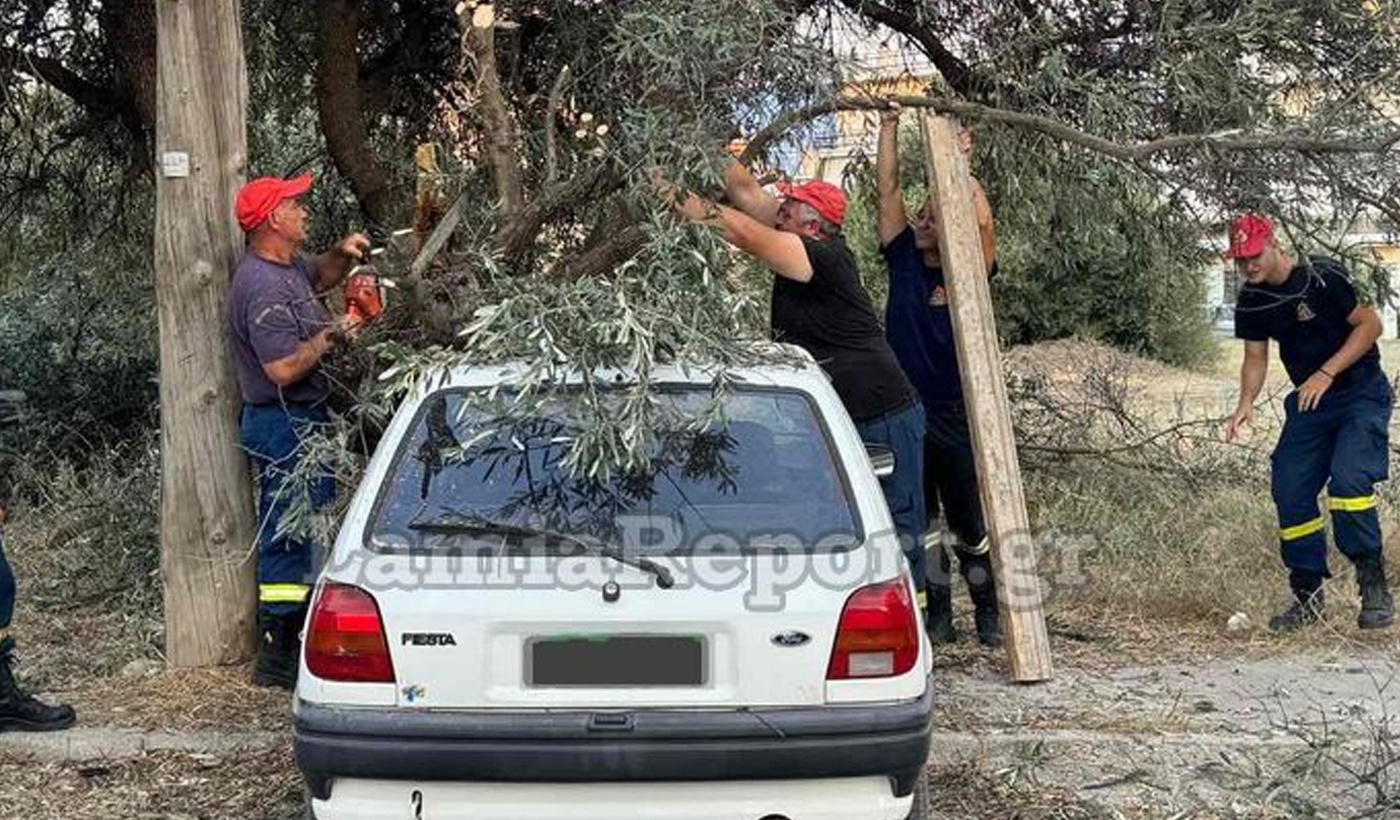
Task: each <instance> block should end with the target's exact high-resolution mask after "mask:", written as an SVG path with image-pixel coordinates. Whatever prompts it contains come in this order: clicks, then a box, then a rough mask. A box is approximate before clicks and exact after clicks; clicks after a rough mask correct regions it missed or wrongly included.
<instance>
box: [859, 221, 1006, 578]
mask: <svg viewBox="0 0 1400 820" xmlns="http://www.w3.org/2000/svg"><path fill="white" fill-rule="evenodd" d="M880 250H881V253H883V254H884V256H885V261H886V263H887V264H888V266H889V272H890V294H889V300H888V302H886V305H885V335H886V338H888V339H889V342H890V347H891V348H893V349H894V352H895V356H897V357H898V358H899V364H900V366H901V367H903V368H904V372H905V374H907V375H908V376H909V380H910V381H911V382H913V384H914V387H915V388H916V389H917V390H918V391H919V397H920V398H921V399H922V400H923V403H924V410H925V413H926V415H927V422H928V428H927V432H926V433H925V435H924V507H925V509H926V511H927V513H928V516H929V517H930V518H932V517H934V516H936V515H937V514H938V512H939V508H940V507H941V508H942V510H943V515H944V518H945V519H946V520H947V522H948V529H949V530H951V531H952V533H953V534H954V535H955V536H957V538H958V541H959V550H960V551H961V552H964V553H970V554H977V555H980V554H984V553H985V552H986V551H987V545H986V536H987V530H986V527H985V526H984V524H983V520H982V504H981V500H980V499H979V498H978V495H977V463H976V460H975V459H974V457H973V453H972V436H971V434H970V433H969V431H968V427H967V409H966V407H965V405H964V403H963V392H962V376H961V374H960V372H959V370H958V351H957V344H956V341H955V339H954V336H953V320H952V317H951V316H950V314H949V310H948V292H947V286H946V285H945V283H944V280H943V271H942V269H940V268H936V267H930V266H928V265H925V264H924V257H923V251H921V250H919V249H918V247H916V246H915V244H914V230H913V228H905V229H904V231H903V232H901V233H900V234H899V235H898V236H896V237H895V238H894V239H893V240H892V241H891V242H890V243H889V244H888V245H885V246H884V247H882V248H881V249H880ZM944 560H945V561H946V558H945V559H944ZM947 571H948V570H947V567H946V566H945V567H943V572H944V575H945V577H946V574H947Z"/></svg>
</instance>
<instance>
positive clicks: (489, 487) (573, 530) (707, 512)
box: [366, 387, 860, 555]
mask: <svg viewBox="0 0 1400 820" xmlns="http://www.w3.org/2000/svg"><path fill="white" fill-rule="evenodd" d="M655 400H656V402H657V411H658V412H657V414H656V415H657V417H658V418H660V419H661V420H662V423H661V425H660V427H661V429H660V430H659V433H658V436H657V441H656V444H655V446H654V447H652V448H651V449H650V450H649V451H648V453H647V456H648V458H647V464H646V466H645V467H644V468H642V469H637V470H632V471H629V472H614V474H613V475H612V476H611V477H609V478H607V479H605V480H600V479H596V478H588V477H586V476H582V475H577V476H576V475H573V474H571V472H570V470H569V469H568V467H567V466H566V465H565V458H566V456H567V454H568V451H569V444H570V442H571V441H572V440H573V439H574V438H576V437H577V436H578V434H579V433H580V431H581V426H582V425H581V422H580V420H579V417H578V415H577V414H576V413H575V412H573V411H572V410H571V404H570V402H569V401H568V400H567V399H551V400H549V401H547V402H546V403H545V404H544V405H543V406H542V407H541V408H539V409H537V410H535V411H532V412H531V413H530V414H528V415H524V416H522V415H521V414H520V413H519V412H518V411H511V410H500V411H494V410H492V409H489V406H488V405H487V403H486V402H485V401H483V400H481V398H480V396H478V398H477V400H475V401H473V400H472V399H471V396H470V395H469V394H468V393H467V391H465V390H443V391H439V392H438V393H435V394H434V395H432V396H430V397H429V398H428V399H427V400H426V401H425V402H424V403H423V405H422V406H421V408H420V409H419V411H418V413H417V415H416V417H415V418H414V421H413V423H412V426H411V428H410V432H409V433H408V435H407V436H405V437H404V439H403V440H402V444H401V445H400V446H399V449H398V452H397V453H396V454H395V456H394V460H393V464H392V466H391V468H390V471H389V474H388V478H387V480H386V481H385V483H384V485H383V486H382V487H381V489H380V493H379V496H378V499H377V500H376V503H375V508H374V512H373V514H372V517H371V526H370V527H369V530H368V532H367V542H366V545H367V546H368V547H369V548H371V549H375V550H380V551H400V550H405V551H411V552H417V551H440V550H445V551H453V552H455V551H458V550H472V551H477V550H479V549H481V548H482V546H481V545H482V544H483V543H490V544H493V545H496V546H498V547H503V548H506V549H509V548H511V547H512V546H514V545H519V546H522V547H528V548H530V549H532V550H533V549H538V548H541V547H543V548H545V549H552V548H554V547H557V546H558V545H557V544H553V543H551V541H558V540H559V539H550V538H547V537H546V538H534V537H530V536H529V535H528V533H537V532H540V531H546V532H552V533H567V534H570V535H582V536H587V537H590V538H593V539H597V540H601V541H604V542H606V543H608V544H610V545H614V546H622V547H625V548H626V549H627V550H628V551H629V552H639V553H646V554H662V553H664V554H673V555H686V554H694V553H697V552H702V553H704V554H725V553H742V552H752V551H764V550H771V549H787V550H791V549H794V548H800V549H805V550H816V551H838V550H842V549H849V548H850V547H851V546H852V545H853V544H855V543H858V542H859V540H860V532H859V525H858V522H857V517H856V515H855V513H854V511H853V506H852V503H851V499H850V492H849V488H848V487H847V484H846V481H845V477H844V475H843V473H842V472H841V470H839V469H838V467H837V461H836V458H835V456H834V453H833V451H832V447H831V443H830V439H829V436H828V433H827V430H826V428H825V426H824V425H823V424H822V422H821V421H820V419H819V418H818V415H817V413H816V411H815V408H814V405H813V403H812V401H811V399H810V398H809V397H808V396H807V395H806V394H804V393H801V392H798V391H793V390H782V389H772V388H734V389H732V390H731V391H730V392H729V393H728V394H727V395H726V397H725V398H724V406H723V414H722V415H723V417H724V420H723V421H716V422H713V423H710V424H708V425H703V424H697V423H696V421H695V420H696V419H700V418H704V417H705V415H704V413H705V409H706V407H707V406H709V405H710V404H711V403H712V402H713V401H714V396H713V394H712V393H711V392H710V391H709V390H708V389H707V388H700V387H696V388H685V389H664V390H661V391H660V392H658V393H657V394H656V397H655ZM498 401H499V400H498ZM508 405H509V402H508V401H499V403H498V404H496V405H494V406H497V407H507V406H508ZM454 522H460V523H465V524H472V525H481V524H489V525H490V527H491V528H492V530H493V532H491V533H483V531H482V530H481V529H479V528H478V527H462V528H460V530H459V529H458V528H457V527H455V526H454ZM513 528H519V530H520V531H519V532H517V533H514V534H512V533H511V532H510V531H511V530H512V529H513ZM527 530H528V533H527ZM502 533H504V534H505V535H504V536H503V535H502ZM512 535H513V537H512Z"/></svg>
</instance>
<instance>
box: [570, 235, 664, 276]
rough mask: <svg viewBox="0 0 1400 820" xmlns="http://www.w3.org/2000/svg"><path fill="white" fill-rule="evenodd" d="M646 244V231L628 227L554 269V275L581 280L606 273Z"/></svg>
mask: <svg viewBox="0 0 1400 820" xmlns="http://www.w3.org/2000/svg"><path fill="white" fill-rule="evenodd" d="M646 242H647V232H646V229H644V228H643V227H642V226H641V225H629V226H627V227H626V228H623V229H622V230H620V231H617V232H616V233H614V234H613V235H612V236H610V237H608V238H607V239H606V240H604V241H603V242H600V243H599V244H598V245H595V246H594V247H592V248H589V249H588V250H586V251H584V252H583V253H581V254H579V255H578V256H575V257H574V258H573V260H572V261H570V262H569V263H568V264H566V265H560V266H559V267H557V268H555V271H556V275H559V276H560V277H561V278H564V279H582V278H583V277H586V276H596V275H598V274H601V273H607V272H608V271H610V270H612V269H614V268H616V267H617V266H619V265H621V264H622V263H623V262H626V261H627V260H628V259H631V258H632V257H634V256H636V255H637V254H638V253H640V252H641V250H642V248H643V247H645V246H646Z"/></svg>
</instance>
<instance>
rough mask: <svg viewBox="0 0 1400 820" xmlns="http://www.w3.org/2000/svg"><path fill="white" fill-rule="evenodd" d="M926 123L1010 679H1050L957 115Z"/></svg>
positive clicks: (928, 118) (923, 117) (924, 118)
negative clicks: (955, 121) (951, 119)
mask: <svg viewBox="0 0 1400 820" xmlns="http://www.w3.org/2000/svg"><path fill="white" fill-rule="evenodd" d="M920 123H921V125H922V130H923V136H924V153H925V156H926V159H927V166H928V176H929V195H930V196H932V197H933V198H934V202H935V203H936V204H937V206H938V225H939V240H940V242H941V244H940V246H939V247H940V249H941V250H942V256H943V277H944V280H945V284H946V285H947V288H948V304H949V308H950V310H951V311H952V315H953V335H954V337H955V338H956V340H957V349H958V366H959V368H960V369H961V370H962V385H963V395H964V396H965V397H966V402H967V410H968V413H967V416H968V427H969V428H971V431H972V445H973V450H974V452H976V454H977V479H978V480H977V484H978V487H979V490H980V492H981V497H982V511H983V517H984V518H985V519H986V523H987V534H988V535H989V536H990V538H991V542H992V568H993V570H994V571H995V573H996V579H997V598H998V602H999V603H1000V606H1001V623H1002V630H1003V632H1004V633H1005V636H1006V653H1007V659H1008V660H1009V661H1010V664H1011V678H1012V680H1015V681H1017V682H1021V683H1029V682H1034V681H1043V680H1049V679H1050V677H1051V675H1052V670H1051V664H1050V641H1049V637H1048V635H1047V634H1046V631H1045V613H1044V610H1043V609H1042V607H1041V595H1040V576H1039V574H1038V573H1037V571H1036V570H1037V568H1036V554H1035V541H1034V539H1033V538H1032V536H1031V527H1030V519H1029V517H1028V516H1027V515H1026V499H1025V495H1024V493H1023V491H1022V488H1021V465H1020V463H1019V462H1018V461H1017V459H1016V437H1015V434H1014V431H1013V430H1012V427H1011V410H1010V405H1009V404H1008V402H1007V398H1006V381H1005V379H1004V378H1003V376H1002V372H1001V353H1000V350H999V348H998V345H997V332H996V321H995V319H994V318H993V316H992V298H991V292H990V291H989V290H988V288H987V276H986V267H985V266H984V263H983V260H982V240H981V236H980V235H979V233H978V230H977V217H976V215H975V214H974V213H973V208H972V187H971V180H970V178H969V177H968V171H967V161H966V160H965V159H964V157H963V155H962V152H961V151H960V150H958V145H957V140H956V132H955V130H954V127H953V124H952V123H950V122H949V121H948V120H947V119H945V118H943V117H935V116H933V115H932V114H929V113H928V112H921V113H920Z"/></svg>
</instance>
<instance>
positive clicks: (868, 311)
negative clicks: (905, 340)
mask: <svg viewBox="0 0 1400 820" xmlns="http://www.w3.org/2000/svg"><path fill="white" fill-rule="evenodd" d="M802 244H803V245H804V246H805V247H806V249H807V259H808V260H809V261H810V262H811V263H812V278H811V280H810V281H807V282H798V281H796V280H793V279H788V278H787V277H784V276H777V277H775V281H774V282H773V305H772V323H773V340H774V341H777V342H787V343H789V344H795V345H797V346H799V347H801V348H803V349H804V350H806V351H807V352H808V353H811V354H812V358H814V359H816V360H817V363H818V364H820V365H821V366H822V369H823V370H825V371H826V373H827V375H828V376H830V377H831V382H832V385H833V386H834V387H835V388H836V393H837V395H839V396H840V397H841V402H842V403H843V404H845V405H846V412H848V413H850V414H851V418H853V419H855V420H856V421H865V420H867V419H872V418H875V417H877V416H881V415H884V414H885V413H889V412H891V411H894V410H898V409H899V408H901V407H903V406H905V405H907V404H909V402H910V401H912V400H913V398H914V388H913V387H911V386H910V385H909V380H908V379H906V378H905V377H904V371H902V370H900V369H899V362H898V361H897V360H896V359H895V357H894V352H893V351H892V350H890V346H889V344H887V343H886V342H885V333H884V330H883V329H882V328H881V327H880V321H879V319H877V318H876V317H875V309H874V307H872V306H871V304H870V297H869V295H867V294H866V292H865V289H864V288H862V287H861V285H860V277H859V276H858V275H857V273H856V260H855V257H854V256H852V255H851V251H850V249H849V248H847V247H846V243H845V242H844V241H843V240H842V239H841V238H840V237H839V236H838V237H833V238H831V239H825V240H816V239H812V238H811V237H803V238H802Z"/></svg>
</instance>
